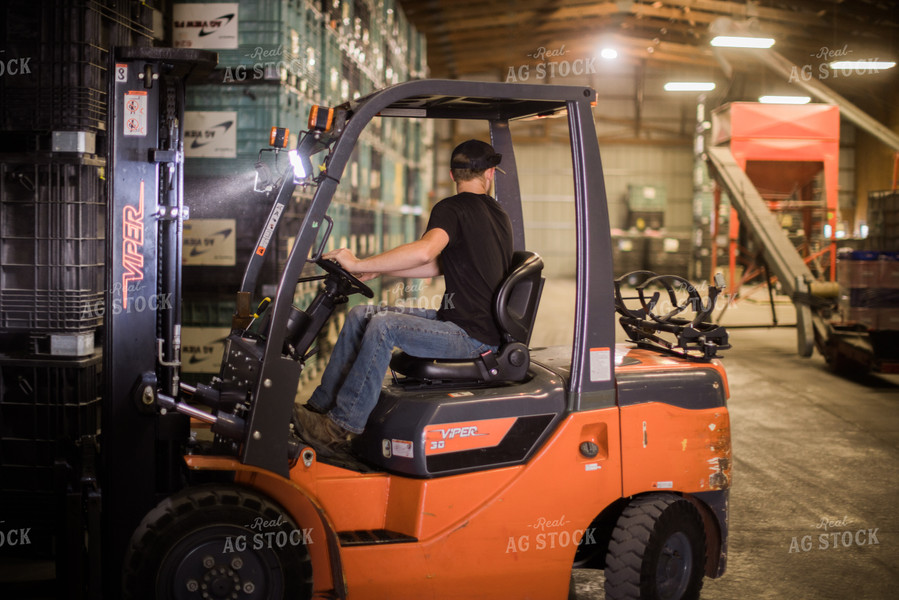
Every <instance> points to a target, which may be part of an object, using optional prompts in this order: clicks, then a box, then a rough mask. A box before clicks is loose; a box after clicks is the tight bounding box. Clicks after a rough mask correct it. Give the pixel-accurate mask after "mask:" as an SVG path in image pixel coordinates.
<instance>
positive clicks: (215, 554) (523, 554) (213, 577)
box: [100, 49, 731, 600]
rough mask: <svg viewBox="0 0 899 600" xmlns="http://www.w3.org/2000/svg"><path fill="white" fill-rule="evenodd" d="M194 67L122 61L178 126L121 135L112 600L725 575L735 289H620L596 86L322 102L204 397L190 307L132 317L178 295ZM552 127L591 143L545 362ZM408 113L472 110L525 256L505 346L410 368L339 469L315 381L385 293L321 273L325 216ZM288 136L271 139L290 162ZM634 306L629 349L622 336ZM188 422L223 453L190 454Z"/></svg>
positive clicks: (554, 586)
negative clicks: (351, 317) (564, 304)
mask: <svg viewBox="0 0 899 600" xmlns="http://www.w3.org/2000/svg"><path fill="white" fill-rule="evenodd" d="M153 52H156V54H153ZM194 52H195V53H196V52H197V51H194ZM196 60H197V57H196V56H194V57H193V58H190V59H186V58H183V57H181V55H179V54H178V53H177V52H173V53H172V54H165V53H162V54H160V53H159V49H149V50H144V51H137V50H130V51H128V52H125V53H120V54H119V55H118V56H117V61H118V64H120V65H123V66H126V67H127V68H126V69H125V70H124V74H123V75H122V79H121V81H119V82H118V83H117V84H116V87H115V89H114V90H113V96H112V97H113V98H114V102H115V103H116V106H117V107H118V106H119V105H121V106H122V107H127V106H128V102H129V101H134V100H135V98H137V99H138V100H139V99H140V98H141V97H142V96H141V94H138V93H137V92H140V91H144V92H149V93H150V98H149V101H148V102H149V103H148V104H147V105H143V106H145V108H146V107H149V109H154V107H158V114H155V113H154V114H152V115H151V116H150V123H159V124H160V127H159V128H158V133H154V134H152V135H150V136H149V139H148V138H146V137H142V136H137V135H125V134H126V133H127V132H128V122H127V119H128V118H129V117H128V115H127V114H122V113H124V112H125V111H121V110H118V111H113V112H115V115H114V116H113V121H112V122H111V123H110V131H112V132H113V133H112V134H111V148H110V152H111V154H110V156H111V165H110V166H111V168H110V228H111V229H110V236H109V237H110V239H109V250H110V252H111V256H112V260H110V266H109V271H108V277H109V278H110V282H122V283H123V285H121V286H115V285H112V283H111V284H110V292H109V295H110V297H109V298H108V299H107V302H109V303H112V305H115V304H116V303H118V305H119V306H124V307H125V308H124V309H123V310H121V311H119V312H118V313H116V314H111V315H110V318H109V321H108V323H107V327H108V330H107V346H106V361H107V371H106V373H107V377H108V384H107V393H108V398H107V399H106V402H107V404H106V405H105V406H104V429H103V441H102V443H101V447H105V448H106V450H107V451H106V452H105V454H103V456H104V462H103V469H102V471H101V474H100V487H101V489H102V490H103V513H102V516H103V521H102V525H103V531H104V537H103V558H104V561H105V562H104V565H103V572H104V573H105V574H106V575H107V576H106V577H105V586H104V587H105V590H106V595H107V596H108V597H125V598H153V599H159V600H161V599H167V600H168V599H177V600H186V599H201V598H215V599H225V598H234V599H241V600H243V599H264V598H285V599H290V600H303V599H309V598H316V599H349V600H364V599H372V600H384V599H391V600H400V599H410V600H422V599H425V598H431V599H435V600H446V599H452V598H458V599H465V600H471V599H473V598H501V599H534V600H553V599H563V598H567V597H569V593H570V590H571V581H572V569H573V568H581V567H583V568H599V569H605V589H606V597H607V598H610V599H626V598H634V599H636V598H641V599H665V600H669V599H670V600H675V599H686V598H697V597H698V596H699V593H700V588H701V586H702V583H703V578H704V577H706V576H707V577H720V576H721V575H722V574H723V573H724V570H725V564H726V558H727V533H728V490H729V488H730V484H731V443H730V426H729V420H728V410H727V405H726V401H727V398H728V394H729V392H728V387H727V379H726V376H725V372H724V369H723V368H722V366H721V364H720V362H719V361H718V359H717V358H715V351H716V349H721V348H726V347H727V334H726V332H725V331H724V330H723V329H722V328H720V327H716V326H713V325H710V324H708V319H707V317H708V315H709V313H710V312H711V310H712V308H713V306H714V300H715V296H716V295H717V294H718V292H719V291H720V288H721V287H722V285H723V284H722V282H721V281H718V282H716V284H715V285H713V286H712V287H710V288H709V291H708V294H707V298H706V300H705V301H703V300H702V299H701V298H700V297H699V294H698V292H697V290H696V288H694V287H692V286H690V285H689V284H688V283H687V282H685V281H683V280H680V279H678V278H672V277H666V276H656V275H655V274H649V273H644V274H642V280H643V282H642V283H641V284H640V285H638V286H637V289H636V291H635V292H634V291H629V290H628V289H623V288H620V287H619V286H618V284H617V282H615V281H613V279H612V276H611V273H612V262H611V256H612V251H611V241H610V235H609V219H608V210H607V200H606V194H605V188H604V184H603V175H602V167H601V163H600V156H599V149H598V147H597V142H596V133H595V131H594V119H593V106H592V105H593V103H594V100H595V98H596V94H595V92H594V91H593V90H591V89H588V88H584V87H572V86H555V85H518V84H505V83H483V82H464V81H442V80H420V81H411V82H407V83H401V84H398V85H394V86H392V87H389V88H386V89H383V90H380V91H377V92H374V93H372V94H370V95H368V96H365V97H363V98H360V99H357V100H353V101H350V102H347V103H345V104H342V105H340V106H337V107H334V108H324V107H314V108H313V109H312V111H311V114H310V119H309V128H308V130H307V131H305V132H303V133H302V134H301V136H300V138H299V142H298V144H297V148H295V149H292V150H290V151H289V152H288V151H287V150H286V149H284V150H279V151H277V152H275V153H274V154H275V155H276V156H281V157H282V158H283V155H284V154H288V158H289V160H288V161H284V160H281V162H282V163H284V168H283V170H282V172H280V173H279V174H278V176H277V178H274V177H273V178H272V179H271V180H270V181H269V182H268V183H269V185H267V186H266V185H263V186H259V187H261V188H262V189H270V192H269V193H268V194H269V201H271V202H272V209H271V211H270V213H269V217H268V222H267V225H266V227H265V229H264V230H263V231H262V232H261V233H260V235H259V239H258V242H257V245H256V250H255V252H254V254H253V256H252V257H251V258H250V259H249V262H248V263H247V268H246V273H245V276H244V280H243V285H242V286H241V289H240V290H239V292H238V302H237V306H238V310H237V311H236V314H235V317H234V323H233V327H232V332H231V335H230V336H229V337H228V339H227V341H226V344H225V351H224V356H223V360H222V366H221V372H220V374H219V375H218V376H217V377H215V378H213V379H212V380H211V381H210V382H209V384H208V385H204V384H198V385H195V386H194V385H188V384H186V383H184V382H182V381H180V377H179V374H178V372H179V363H180V349H179V346H180V321H179V319H180V317H179V310H180V309H179V306H178V305H179V302H173V303H172V306H171V307H164V310H160V311H157V314H153V313H150V312H141V311H137V310H129V309H128V308H127V306H128V305H129V303H131V304H130V305H131V306H132V307H134V305H135V304H134V303H135V302H136V301H137V298H139V297H141V295H142V294H147V293H154V294H155V293H159V290H162V289H163V288H164V287H165V286H168V288H166V290H168V291H166V292H165V293H169V291H172V292H176V297H177V292H178V291H179V289H180V288H179V286H180V272H179V269H180V267H179V265H180V239H179V238H178V236H179V234H180V223H181V221H182V220H183V219H184V218H185V214H184V213H185V211H184V206H183V202H182V199H181V197H180V192H179V190H180V180H179V179H180V176H181V174H180V168H181V163H180V156H179V154H178V148H177V142H178V139H177V138H178V116H179V115H178V114H177V110H178V106H179V104H180V100H179V96H178V94H180V93H181V91H179V90H180V88H178V86H177V85H175V86H174V88H175V92H173V93H171V94H169V93H167V91H166V88H165V85H166V83H165V81H166V78H165V77H154V75H155V74H156V73H157V72H159V73H163V74H165V73H167V72H169V71H171V68H170V66H169V65H172V64H183V63H191V61H193V62H192V64H195V63H196ZM154 82H158V83H154ZM154 85H155V88H160V87H162V90H161V91H160V90H159V89H155V91H154ZM148 86H149V87H148ZM154 93H155V94H159V98H158V99H154V97H153V94H154ZM166 99H168V100H169V101H166ZM154 103H155V104H154ZM132 105H133V104H132ZM173 106H174V107H175V109H174V111H175V112H174V113H172V112H171V111H172V110H173V109H172V107H173ZM154 110H155V109H154ZM167 111H168V112H167ZM550 115H560V116H564V118H565V119H567V123H568V126H569V133H570V141H571V159H572V164H573V178H574V197H573V198H572V202H574V204H575V206H576V215H577V223H576V232H577V293H576V297H575V298H574V302H575V307H576V310H575V323H574V343H573V345H572V346H571V347H556V348H529V345H528V344H529V340H530V334H531V329H532V327H533V323H534V318H535V315H536V313H537V308H538V305H539V300H540V295H541V291H542V287H543V278H542V276H541V269H542V267H543V263H542V260H541V259H540V257H539V256H537V255H536V254H535V253H533V252H529V251H528V249H527V246H526V244H525V238H524V225H523V216H522V207H521V201H520V192H519V182H518V171H517V168H516V162H515V153H514V149H513V144H512V141H513V140H512V135H511V133H510V127H509V124H510V122H511V121H514V120H519V119H527V118H532V117H537V116H550ZM402 118H416V119H421V118H435V119H474V120H480V121H482V122H485V123H486V124H487V125H488V126H489V130H490V136H491V142H492V144H493V146H494V147H495V148H496V150H497V152H499V153H501V154H502V156H503V170H504V173H498V174H497V179H496V197H497V200H498V201H499V202H500V203H501V205H502V206H503V208H504V209H505V210H506V212H508V214H509V215H510V217H511V220H512V223H513V228H514V244H515V258H514V261H513V263H514V264H513V267H512V269H511V271H510V272H509V274H508V275H507V277H506V279H505V280H504V281H503V282H502V284H501V285H500V288H499V289H498V290H497V293H496V298H495V303H494V312H495V318H496V320H497V323H498V324H499V326H500V328H501V330H502V331H503V333H504V336H505V341H504V343H503V344H502V345H501V346H500V348H499V349H498V351H497V352H496V353H495V354H491V355H488V356H485V357H481V358H478V359H475V360H470V361H466V360H453V361H446V360H435V359H432V358H429V357H411V356H406V355H398V356H395V357H394V360H393V362H392V363H391V369H392V370H393V372H394V375H393V377H392V378H390V379H387V380H385V385H384V387H383V389H382V392H381V398H380V400H379V402H378V405H377V408H376V409H375V410H374V412H373V413H372V414H371V416H370V418H369V421H368V424H367V426H366V428H365V432H364V433H363V434H362V435H360V436H359V437H358V438H356V439H355V440H354V446H353V452H352V454H348V455H346V456H332V457H322V456H318V455H317V454H316V452H315V450H314V449H312V448H311V447H310V446H308V445H307V444H305V443H304V442H303V432H302V431H301V430H299V429H298V428H297V427H295V426H294V424H293V423H292V422H291V419H292V411H293V407H294V402H295V399H296V392H297V388H298V383H299V381H300V373H301V371H302V370H303V367H304V363H305V362H306V361H307V360H309V358H310V357H311V356H312V354H313V353H314V352H315V350H316V348H315V344H316V340H317V338H318V337H319V334H320V332H321V330H322V328H323V327H324V326H325V325H326V323H327V322H328V320H329V319H330V318H331V317H332V315H333V314H334V312H335V309H336V308H338V307H339V306H340V305H341V304H343V303H345V302H347V300H348V297H349V296H351V295H353V294H362V295H363V296H367V297H371V296H372V291H371V290H370V289H369V288H368V286H366V284H364V283H362V282H361V281H359V280H357V279H356V278H355V277H353V276H352V275H351V274H350V273H348V272H346V271H345V270H343V269H342V268H341V267H340V266H339V265H337V264H336V263H334V262H331V261H327V260H323V259H322V250H323V248H324V247H325V245H326V243H327V239H328V237H329V234H330V231H331V226H332V224H333V223H332V222H331V221H330V218H329V217H328V216H327V215H326V211H327V209H328V206H329V204H330V202H331V200H332V197H333V196H334V193H335V190H336V189H337V188H338V185H339V184H340V181H341V178H342V177H343V176H344V170H345V167H346V166H347V163H348V161H349V160H350V157H351V153H352V152H353V148H354V146H355V145H356V143H357V142H358V140H359V139H360V136H361V135H362V133H363V130H364V129H365V128H366V127H367V126H369V125H370V124H371V123H372V122H373V121H375V120H377V119H402ZM280 138H284V136H283V132H281V131H278V130H275V132H274V134H273V142H274V143H275V146H276V147H277V146H279V145H280V146H283V143H282V142H281V139H280ZM148 152H149V157H150V158H151V161H148V160H147V157H148ZM152 160H155V161H156V162H152ZM313 160H315V161H316V163H317V164H315V165H314V166H313V162H312V161H313ZM260 172H261V173H263V175H261V176H260V177H261V178H262V179H263V183H265V181H264V180H265V177H266V175H265V172H266V169H265V168H263V167H261V166H260ZM296 186H311V187H312V188H313V189H314V195H313V198H312V200H311V201H310V202H309V204H308V207H307V209H306V212H305V214H304V216H303V219H302V223H301V225H300V226H299V229H298V231H296V238H295V243H294V245H293V248H292V250H291V252H290V254H289V257H288V258H287V261H286V264H285V265H284V268H283V270H282V271H281V273H280V281H279V285H278V288H277V293H276V294H275V295H274V296H273V297H272V300H271V303H270V305H268V307H267V309H266V310H265V311H264V312H260V313H259V314H258V316H256V317H255V318H254V316H253V315H252V314H251V313H252V311H251V310H250V308H249V307H250V299H251V298H252V297H253V295H254V293H256V289H255V288H256V279H257V276H258V273H259V270H260V269H261V264H262V261H263V260H265V255H266V253H267V252H268V251H269V250H270V244H271V241H272V239H273V236H272V232H273V231H275V230H277V228H278V226H279V224H280V222H281V217H282V216H283V213H284V208H285V206H286V205H287V203H288V202H289V201H290V199H291V196H292V195H293V193H294V191H295V188H296ZM138 259H139V260H138ZM312 263H315V265H317V267H318V268H319V269H321V271H323V274H320V275H316V277H317V278H319V279H321V284H320V288H319V291H318V293H317V295H316V297H315V299H314V300H313V301H312V302H311V304H310V305H309V306H305V307H300V306H297V305H295V304H294V293H295V289H296V285H297V282H298V281H299V280H300V279H301V277H303V276H304V274H308V273H309V272H310V271H313V270H316V267H315V266H313V264H312ZM316 272H318V271H316ZM166 273H169V274H170V276H167V275H166ZM169 288H171V289H169ZM685 293H686V296H687V297H686V299H683V298H682V297H683V295H684V294H685ZM123 294H125V295H126V296H127V297H126V298H123V297H122V295H123ZM628 294H630V295H628ZM634 294H636V295H634ZM616 309H617V312H618V313H619V314H620V315H621V317H620V319H621V325H622V326H623V327H624V328H625V331H626V332H627V334H628V336H629V337H630V339H631V341H632V342H633V343H631V344H628V345H620V346H616V343H615V330H614V329H615V323H614V319H615V313H616ZM164 311H171V314H158V313H161V312H164ZM690 311H692V312H694V313H696V316H695V317H694V318H692V319H689V318H686V317H685V316H684V315H686V314H687V313H689V312H690ZM191 418H192V419H194V421H197V420H199V421H202V422H204V423H207V424H209V427H210V429H211V431H212V433H213V434H214V436H215V437H214V439H213V440H211V441H197V440H196V439H193V438H192V437H191V436H190V433H189V419H191ZM110 448H111V449H113V451H108V450H109V449H110ZM126 448H130V449H131V450H130V451H126V450H125V449H126ZM115 449H118V450H115ZM154 449H155V451H152V450H154ZM120 573H121V574H122V576H121V579H120V578H119V577H118V574H120ZM109 574H114V575H109Z"/></svg>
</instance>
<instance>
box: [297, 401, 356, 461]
mask: <svg viewBox="0 0 899 600" xmlns="http://www.w3.org/2000/svg"><path fill="white" fill-rule="evenodd" d="M293 418H294V423H295V424H296V426H297V435H299V436H300V438H301V439H302V440H303V441H305V442H306V443H308V444H309V445H310V446H312V447H313V448H314V449H315V451H316V452H318V453H319V454H320V455H321V456H335V455H337V454H349V451H350V441H351V440H352V439H353V438H354V437H356V434H354V433H352V432H350V431H347V430H346V429H344V428H343V427H341V426H340V425H338V424H337V423H335V422H334V421H332V420H331V418H330V417H329V416H328V415H326V414H321V413H317V412H315V411H313V410H310V409H308V408H306V406H305V405H302V406H297V407H295V408H294V411H293Z"/></svg>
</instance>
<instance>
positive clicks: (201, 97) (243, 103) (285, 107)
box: [185, 84, 311, 179]
mask: <svg viewBox="0 0 899 600" xmlns="http://www.w3.org/2000/svg"><path fill="white" fill-rule="evenodd" d="M186 104H187V106H186V109H187V110H188V111H235V112H236V113H237V123H236V125H235V127H236V129H237V131H236V135H237V145H236V154H237V155H236V156H235V157H233V158H201V157H190V156H188V157H187V158H186V160H185V173H186V174H188V175H200V174H205V175H224V174H243V175H245V176H246V177H248V178H250V179H252V178H254V177H255V167H254V165H255V163H256V160H257V157H258V155H259V150H261V149H263V148H269V135H270V132H271V128H272V127H287V128H289V129H290V131H291V142H290V145H291V147H292V146H294V145H295V144H296V136H297V135H298V133H299V132H300V130H302V129H304V128H305V126H306V122H307V120H308V114H309V108H310V106H311V103H310V101H309V100H307V99H306V98H304V97H303V96H302V95H300V94H299V92H298V91H297V90H296V89H294V88H290V87H286V86H281V85H256V86H243V85H213V84H210V85H200V86H190V87H188V90H187V103H186ZM188 143H189V142H188ZM264 158H265V159H266V160H267V162H271V161H270V158H271V155H270V154H267V155H264ZM281 164H282V165H283V164H284V162H283V158H282V163H281Z"/></svg>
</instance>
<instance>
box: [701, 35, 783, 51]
mask: <svg viewBox="0 0 899 600" xmlns="http://www.w3.org/2000/svg"><path fill="white" fill-rule="evenodd" d="M711 44H712V45H713V46H719V47H722V48H770V47H771V46H773V45H774V38H767V37H746V36H741V35H719V36H715V37H714V38H712V41H711Z"/></svg>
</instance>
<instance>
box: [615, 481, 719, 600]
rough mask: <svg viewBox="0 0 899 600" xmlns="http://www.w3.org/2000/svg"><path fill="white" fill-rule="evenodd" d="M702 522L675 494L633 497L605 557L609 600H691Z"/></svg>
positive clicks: (697, 586)
mask: <svg viewBox="0 0 899 600" xmlns="http://www.w3.org/2000/svg"><path fill="white" fill-rule="evenodd" d="M705 559H706V548H705V533H704V529H703V524H702V518H701V517H700V515H699V513H698V512H697V510H696V508H695V507H694V506H693V505H692V504H691V503H690V502H689V501H688V500H684V499H683V498H681V497H679V496H675V495H661V494H658V495H656V494H654V495H650V496H641V497H639V498H635V499H634V500H632V501H631V503H630V504H629V505H628V506H627V508H625V509H624V512H623V513H622V514H621V517H620V518H619V519H618V523H617V524H616V526H615V530H614V531H613V532H612V540H611V542H610V543H609V550H608V554H607V555H606V569H605V576H606V581H605V591H606V599H607V600H694V599H696V598H699V591H700V590H701V589H702V578H703V573H704V571H705Z"/></svg>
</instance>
